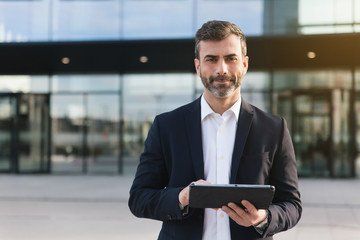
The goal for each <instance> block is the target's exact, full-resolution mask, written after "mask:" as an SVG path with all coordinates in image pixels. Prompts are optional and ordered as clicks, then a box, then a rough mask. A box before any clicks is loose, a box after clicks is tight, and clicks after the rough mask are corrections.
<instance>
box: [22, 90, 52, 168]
mask: <svg viewBox="0 0 360 240" xmlns="http://www.w3.org/2000/svg"><path fill="white" fill-rule="evenodd" d="M18 100H19V115H18V131H19V144H18V147H17V153H18V159H19V171H20V172H26V171H32V172H34V171H35V172H39V171H46V170H47V168H48V146H49V139H48V131H49V124H48V123H49V121H48V119H49V106H48V95H21V96H19V99H18Z"/></svg>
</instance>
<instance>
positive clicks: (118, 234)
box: [0, 175, 360, 240]
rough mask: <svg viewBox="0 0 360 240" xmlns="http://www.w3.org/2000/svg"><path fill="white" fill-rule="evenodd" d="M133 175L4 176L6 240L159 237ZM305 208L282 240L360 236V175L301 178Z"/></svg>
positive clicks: (0, 234)
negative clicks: (132, 199)
mask: <svg viewBox="0 0 360 240" xmlns="http://www.w3.org/2000/svg"><path fill="white" fill-rule="evenodd" d="M131 181H132V179H131V177H130V176H56V175H50V176H49V175H48V176H42V175H40V176H39V175H37V176H33V175H21V176H14V175H0V239H1V240H14V239H24V240H35V239H36V240H42V239H46V240H48V239H66V240H68V239H71V240H72V239H74V240H82V239H86V240H91V239H96V240H97V239H106V240H113V239H114V240H115V239H120V240H124V239H131V240H136V239H141V240H143V239H156V236H157V233H158V231H159V228H160V223H159V222H157V221H152V220H146V219H137V218H135V217H133V216H132V215H131V213H130V212H129V210H128V208H127V198H128V189H129V186H130V184H131ZM300 188H301V192H302V199H303V202H304V212H303V217H302V219H301V221H300V223H299V224H298V225H297V227H295V228H294V229H292V230H290V231H287V232H285V233H281V234H278V235H277V237H276V238H275V239H279V240H285V239H286V240H295V239H304V240H312V239H314V240H315V239H316V240H321V239H326V240H328V239H330V240H331V239H333V240H335V239H336V240H340V239H346V240H351V239H353V240H355V239H356V240H358V239H360V191H359V190H360V179H357V180H317V179H303V180H301V182H300Z"/></svg>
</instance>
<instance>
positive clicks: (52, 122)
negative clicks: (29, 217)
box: [0, 0, 360, 177]
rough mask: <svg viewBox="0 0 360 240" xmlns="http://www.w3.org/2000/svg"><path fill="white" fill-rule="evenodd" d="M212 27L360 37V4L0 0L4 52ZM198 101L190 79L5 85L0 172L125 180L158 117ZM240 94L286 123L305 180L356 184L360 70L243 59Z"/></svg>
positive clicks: (164, 36) (64, 76)
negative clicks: (255, 65)
mask: <svg viewBox="0 0 360 240" xmlns="http://www.w3.org/2000/svg"><path fill="white" fill-rule="evenodd" d="M219 9H220V10H221V11H219ZM64 16H66V17H64ZM211 19H222V20H229V21H232V22H234V23H236V24H238V25H239V26H240V27H241V28H242V29H243V30H244V32H245V34H246V35H247V36H250V37H252V38H255V39H263V38H266V37H268V36H277V37H278V38H281V37H287V36H299V35H301V36H303V35H313V34H338V35H342V34H349V33H353V34H356V33H358V32H360V0H333V1H327V0H317V1H311V0H241V1H237V0H197V1H192V0H173V1H167V0H71V1H70V0H37V1H25V0H24V1H2V0H0V42H1V43H2V44H17V43H24V44H26V43H32V42H37V43H47V42H79V44H81V43H85V42H88V41H112V42H114V41H129V42H131V41H138V40H154V41H157V40H160V41H166V40H171V39H191V38H193V36H194V33H195V31H196V30H197V29H198V28H199V27H200V26H201V24H202V23H204V22H205V21H208V20H211ZM264 54H265V53H264ZM202 91H203V86H202V84H201V81H200V80H199V79H198V77H197V76H196V75H195V74H194V72H190V71H189V72H184V71H176V70H175V71H171V72H161V73H153V72H151V73H150V72H146V71H141V73H140V72H136V71H132V72H129V73H126V72H125V73H122V72H114V71H109V72H102V73H91V74H89V73H87V71H83V72H79V73H71V72H69V73H66V71H65V72H63V73H47V74H40V75H33V74H31V75H27V74H22V75H19V74H16V75H14V74H13V75H2V76H0V136H1V138H0V141H1V142H0V146H1V149H2V150H1V151H0V171H2V172H15V173H16V172H18V173H25V172H52V173H75V174H78V173H90V174H97V173H101V174H118V173H122V174H132V173H133V172H134V171H135V167H136V165H137V163H138V161H139V155H140V153H141V151H142V149H143V142H144V140H145V138H146V136H147V132H148V130H149V127H150V126H151V123H152V120H153V118H154V117H155V116H156V115H157V114H159V113H162V112H165V111H169V110H172V109H174V108H176V107H178V106H181V105H183V104H186V103H188V102H190V101H192V100H193V99H195V98H196V97H198V96H199V95H200V94H201V93H202ZM242 95H243V97H244V99H246V100H247V101H249V102H250V103H252V104H254V105H255V106H257V107H259V108H261V109H263V110H264V111H267V112H271V113H274V114H278V115H282V116H284V117H285V119H286V120H287V122H288V127H289V129H290V131H291V135H292V137H293V142H294V146H295V150H296V156H297V159H298V165H299V174H300V176H318V177H349V176H355V175H358V176H359V175H360V154H359V151H358V149H360V67H355V68H354V67H348V68H346V67H338V68H335V69H334V68H329V67H326V66H324V67H321V68H317V69H306V68H303V67H302V66H299V67H298V68H293V69H281V68H269V69H252V68H251V61H250V71H249V72H248V74H247V75H246V77H245V80H244V84H243V86H242Z"/></svg>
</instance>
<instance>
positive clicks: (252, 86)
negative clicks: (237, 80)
mask: <svg viewBox="0 0 360 240" xmlns="http://www.w3.org/2000/svg"><path fill="white" fill-rule="evenodd" d="M269 87H270V74H269V73H267V72H248V73H247V74H246V75H245V77H244V79H243V81H242V84H241V90H242V91H254V90H255V91H256V90H268V89H269Z"/></svg>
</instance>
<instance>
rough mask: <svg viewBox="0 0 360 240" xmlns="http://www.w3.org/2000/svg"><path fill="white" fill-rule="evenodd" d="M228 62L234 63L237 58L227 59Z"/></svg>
mask: <svg viewBox="0 0 360 240" xmlns="http://www.w3.org/2000/svg"><path fill="white" fill-rule="evenodd" d="M228 61H230V62H236V61H237V57H229V58H228Z"/></svg>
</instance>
